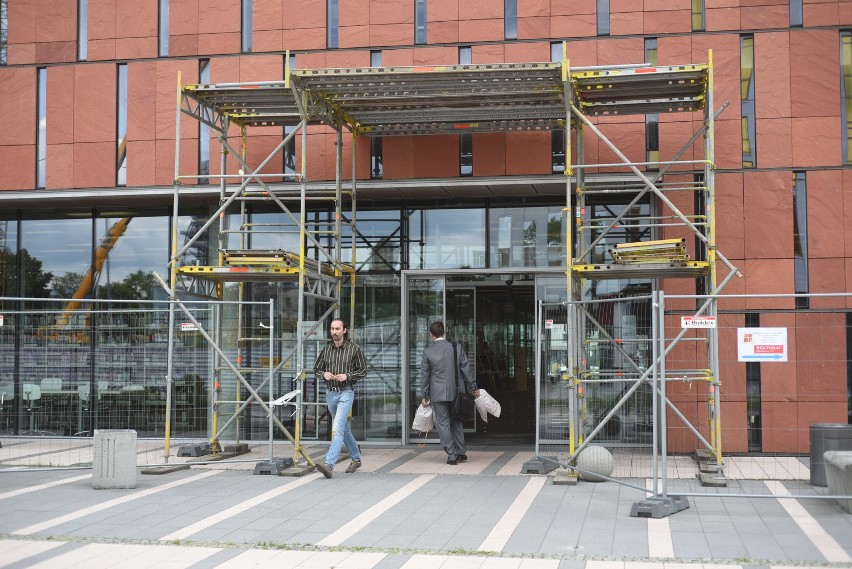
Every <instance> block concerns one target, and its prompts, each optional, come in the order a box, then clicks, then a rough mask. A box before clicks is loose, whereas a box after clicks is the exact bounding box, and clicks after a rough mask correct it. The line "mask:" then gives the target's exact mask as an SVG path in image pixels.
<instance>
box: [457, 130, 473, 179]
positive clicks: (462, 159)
mask: <svg viewBox="0 0 852 569" xmlns="http://www.w3.org/2000/svg"><path fill="white" fill-rule="evenodd" d="M459 175H460V176H473V135H472V134H470V133H467V134H461V135H459Z"/></svg>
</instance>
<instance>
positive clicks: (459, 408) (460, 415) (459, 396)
mask: <svg viewBox="0 0 852 569" xmlns="http://www.w3.org/2000/svg"><path fill="white" fill-rule="evenodd" d="M452 344H453V369H455V375H456V398H455V400H454V401H453V410H452V414H453V419H455V420H456V421H470V420H471V419H473V414H474V412H475V408H476V405H475V404H474V398H473V396H472V395H469V394H468V392H467V390H465V389H464V386H460V385H459V358H458V355H457V354H456V343H455V342H453V343H452Z"/></svg>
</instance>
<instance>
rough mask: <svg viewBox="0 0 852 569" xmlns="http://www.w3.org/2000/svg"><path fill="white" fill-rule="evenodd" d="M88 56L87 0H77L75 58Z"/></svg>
mask: <svg viewBox="0 0 852 569" xmlns="http://www.w3.org/2000/svg"><path fill="white" fill-rule="evenodd" d="M88 57H89V0H77V59H78V60H79V61H86V59H87V58H88Z"/></svg>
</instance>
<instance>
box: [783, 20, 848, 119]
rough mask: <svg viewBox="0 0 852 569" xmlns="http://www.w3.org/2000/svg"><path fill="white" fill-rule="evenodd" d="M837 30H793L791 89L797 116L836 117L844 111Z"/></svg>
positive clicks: (794, 111) (791, 40) (791, 36)
mask: <svg viewBox="0 0 852 569" xmlns="http://www.w3.org/2000/svg"><path fill="white" fill-rule="evenodd" d="M837 42H838V38H837V31H836V30H793V31H791V32H790V63H789V65H790V89H791V92H792V109H793V116H796V117H835V116H838V115H839V114H840V109H839V106H838V101H839V100H840V81H838V80H837V79H838V69H840V50H839V49H835V50H826V49H825V46H826V45H832V44H836V43H837Z"/></svg>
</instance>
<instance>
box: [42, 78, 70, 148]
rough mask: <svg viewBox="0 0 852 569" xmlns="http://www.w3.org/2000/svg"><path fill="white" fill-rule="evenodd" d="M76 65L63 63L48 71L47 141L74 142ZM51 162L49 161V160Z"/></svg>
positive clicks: (56, 142) (55, 142) (58, 142)
mask: <svg viewBox="0 0 852 569" xmlns="http://www.w3.org/2000/svg"><path fill="white" fill-rule="evenodd" d="M74 75H75V66H71V65H63V66H55V67H51V68H50V69H48V72H47V143H48V145H50V144H69V143H72V142H74V115H73V114H72V113H69V112H68V110H69V109H73V108H74ZM48 163H49V162H48Z"/></svg>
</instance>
